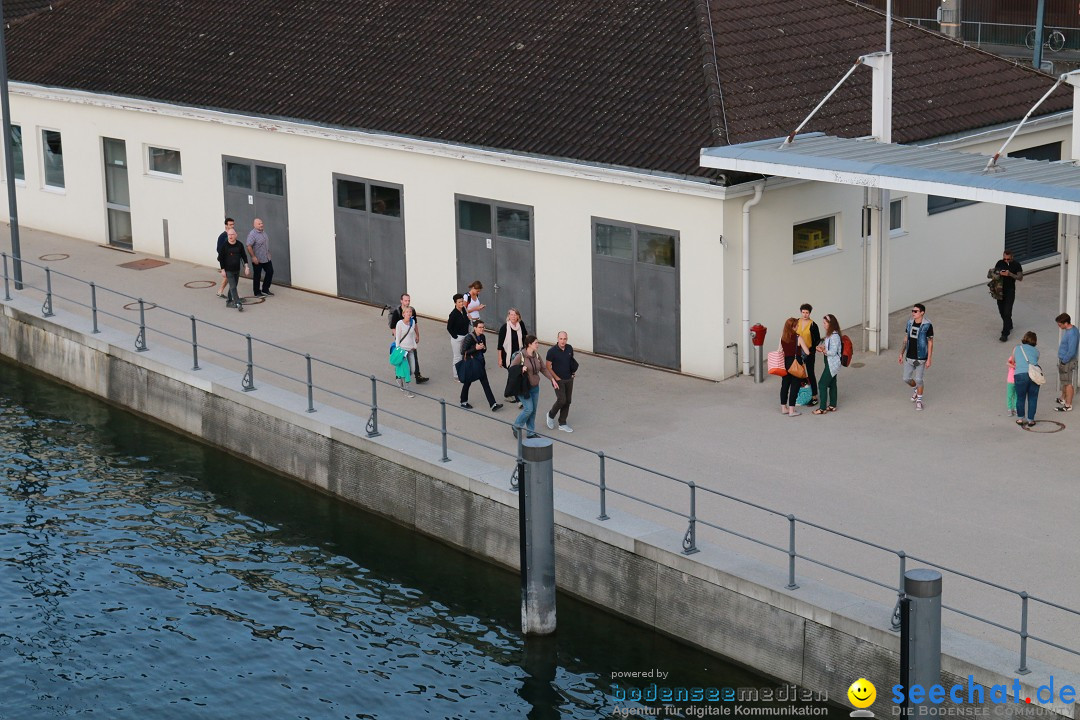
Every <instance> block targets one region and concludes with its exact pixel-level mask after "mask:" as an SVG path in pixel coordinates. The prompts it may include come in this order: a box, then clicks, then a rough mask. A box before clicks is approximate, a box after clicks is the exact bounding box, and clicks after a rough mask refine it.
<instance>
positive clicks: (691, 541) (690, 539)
mask: <svg viewBox="0 0 1080 720" xmlns="http://www.w3.org/2000/svg"><path fill="white" fill-rule="evenodd" d="M689 485H690V527H688V528H687V529H686V535H684V536H683V541H682V547H683V551H682V552H683V555H693V554H694V553H696V552H697V551H698V547H697V485H695V484H694V482H693V481H692V480H691V481H690V483H689Z"/></svg>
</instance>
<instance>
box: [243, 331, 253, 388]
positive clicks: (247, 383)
mask: <svg viewBox="0 0 1080 720" xmlns="http://www.w3.org/2000/svg"><path fill="white" fill-rule="evenodd" d="M244 337H245V338H247V356H248V357H247V370H246V371H245V372H244V379H243V381H242V382H241V385H242V386H243V388H244V392H251V391H252V390H254V389H255V358H254V355H253V353H252V351H251V333H248V334H247V335H245V336H244Z"/></svg>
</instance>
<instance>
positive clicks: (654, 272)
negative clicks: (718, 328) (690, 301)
mask: <svg viewBox="0 0 1080 720" xmlns="http://www.w3.org/2000/svg"><path fill="white" fill-rule="evenodd" d="M592 237H593V253H592V256H593V348H594V349H595V351H596V352H598V353H602V354H604V355H614V356H615V357H621V358H626V359H627V360H633V361H635V362H641V363H647V364H649V365H657V366H660V367H666V368H672V369H675V370H678V369H679V356H680V353H679V324H680V321H681V319H680V313H679V236H678V233H676V232H674V231H672V230H662V229H659V228H649V227H644V226H640V225H632V224H629V223H621V222H618V221H613V220H598V219H594V220H593V227H592Z"/></svg>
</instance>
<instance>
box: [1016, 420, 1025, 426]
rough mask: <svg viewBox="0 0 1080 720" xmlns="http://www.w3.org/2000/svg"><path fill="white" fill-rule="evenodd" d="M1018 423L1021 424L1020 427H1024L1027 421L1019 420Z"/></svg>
mask: <svg viewBox="0 0 1080 720" xmlns="http://www.w3.org/2000/svg"><path fill="white" fill-rule="evenodd" d="M1016 424H1017V425H1019V426H1020V427H1024V424H1025V421H1024V420H1017V421H1016Z"/></svg>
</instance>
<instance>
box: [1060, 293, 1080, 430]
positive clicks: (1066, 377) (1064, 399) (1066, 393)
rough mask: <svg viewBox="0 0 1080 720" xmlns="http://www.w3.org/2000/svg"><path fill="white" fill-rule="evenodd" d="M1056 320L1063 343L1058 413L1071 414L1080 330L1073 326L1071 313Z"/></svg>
mask: <svg viewBox="0 0 1080 720" xmlns="http://www.w3.org/2000/svg"><path fill="white" fill-rule="evenodd" d="M1054 320H1055V321H1056V322H1057V326H1058V329H1059V330H1061V343H1060V344H1059V345H1058V384H1059V385H1061V394H1060V395H1059V396H1058V399H1057V411H1058V412H1071V411H1072V403H1073V392H1074V390H1075V388H1076V364H1077V357H1076V353H1077V349H1078V348H1080V330H1078V329H1077V328H1076V326H1075V325H1073V324H1072V318H1071V317H1069V313H1061V314H1060V315H1058V316H1057V317H1056V318H1054Z"/></svg>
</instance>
